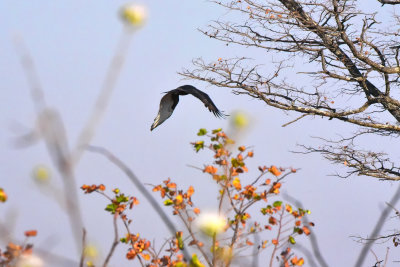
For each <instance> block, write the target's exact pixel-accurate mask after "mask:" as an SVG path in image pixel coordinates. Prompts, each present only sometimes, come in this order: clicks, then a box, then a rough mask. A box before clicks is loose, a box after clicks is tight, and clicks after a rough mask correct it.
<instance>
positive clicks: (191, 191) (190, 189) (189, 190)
mask: <svg viewBox="0 0 400 267" xmlns="http://www.w3.org/2000/svg"><path fill="white" fill-rule="evenodd" d="M193 193H194V188H193V186H189V189H188V191H187V196H188V197H191V196H192V195H193Z"/></svg>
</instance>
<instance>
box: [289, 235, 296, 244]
mask: <svg viewBox="0 0 400 267" xmlns="http://www.w3.org/2000/svg"><path fill="white" fill-rule="evenodd" d="M289 243H290V244H292V245H294V244H296V240H294V237H293V236H289Z"/></svg>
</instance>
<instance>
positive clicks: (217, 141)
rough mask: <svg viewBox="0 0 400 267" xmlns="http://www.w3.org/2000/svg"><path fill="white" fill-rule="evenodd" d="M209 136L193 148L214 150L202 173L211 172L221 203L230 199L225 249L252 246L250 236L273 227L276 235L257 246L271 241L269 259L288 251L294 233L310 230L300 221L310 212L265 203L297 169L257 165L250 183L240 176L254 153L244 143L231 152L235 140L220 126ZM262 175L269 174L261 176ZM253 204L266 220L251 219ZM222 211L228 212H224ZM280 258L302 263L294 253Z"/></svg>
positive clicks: (277, 193) (253, 214) (232, 249)
mask: <svg viewBox="0 0 400 267" xmlns="http://www.w3.org/2000/svg"><path fill="white" fill-rule="evenodd" d="M198 135H199V136H205V135H207V131H206V130H205V129H200V131H199V132H198ZM209 138H210V140H211V143H210V144H208V145H206V144H205V143H204V141H197V142H195V143H193V146H194V148H195V150H196V151H199V150H201V149H204V148H208V149H210V150H211V151H212V152H213V153H214V159H215V161H214V164H212V165H207V166H205V167H204V169H203V172H205V173H208V174H210V176H211V177H212V179H213V180H214V181H216V183H217V184H218V186H219V188H220V191H219V192H220V201H221V202H220V203H221V204H222V201H223V199H224V198H226V199H227V200H228V202H229V208H226V210H231V211H232V212H231V213H228V214H229V215H230V218H229V220H228V225H229V229H230V230H231V232H230V236H231V238H230V239H229V240H230V241H229V242H227V243H225V244H224V245H223V246H225V248H226V247H228V248H229V250H230V251H235V250H238V249H239V248H243V247H245V246H254V245H255V244H254V243H253V242H251V241H250V239H249V238H250V236H251V235H253V236H254V235H257V239H260V238H259V236H260V235H261V233H262V232H263V231H265V230H269V231H270V230H272V229H273V228H274V227H275V228H276V236H275V238H272V239H271V240H268V239H264V240H261V241H260V243H259V244H258V246H257V248H258V249H259V250H260V249H264V248H266V247H268V245H270V244H271V246H272V247H273V252H272V254H273V255H272V256H271V260H273V258H274V255H275V253H276V251H277V250H279V249H283V250H284V251H288V250H287V248H289V246H291V245H294V244H295V243H296V241H295V237H296V236H297V235H301V234H305V235H309V234H310V233H311V231H310V229H309V226H310V225H311V226H313V223H310V224H309V225H304V224H303V221H302V217H303V216H305V215H306V214H307V213H309V211H308V210H304V209H301V208H299V209H297V210H296V209H295V208H294V207H292V206H291V205H290V204H283V202H282V201H279V200H277V201H274V202H273V203H272V204H267V205H266V204H264V203H268V201H269V199H270V198H272V197H276V196H277V195H279V194H280V188H281V186H282V183H281V181H282V180H283V179H284V178H285V177H286V176H287V175H288V174H290V173H295V172H296V169H293V168H287V169H285V168H277V167H276V166H273V165H272V166H270V167H266V166H263V167H261V166H260V167H259V168H258V169H259V171H260V173H259V175H258V176H257V177H256V178H255V179H253V180H250V182H249V180H248V177H243V178H242V176H244V174H245V173H247V172H248V168H247V166H246V163H245V161H246V159H248V158H251V157H253V156H254V152H253V151H251V150H248V149H247V148H246V147H245V146H239V147H238V148H237V150H238V152H236V153H234V152H231V150H232V149H233V148H232V147H233V144H234V142H233V141H232V140H231V139H229V138H228V137H227V135H226V134H225V133H224V132H223V131H222V130H221V129H216V130H213V131H212V132H211V135H209ZM265 176H270V177H266V178H264V177H265ZM256 203H259V204H260V205H261V208H260V209H259V211H260V212H261V214H262V215H264V216H267V217H268V219H266V220H262V221H261V222H257V221H251V222H250V218H251V217H252V216H254V217H255V216H257V215H256V212H250V208H251V207H252V206H254V204H256ZM221 207H222V205H220V209H221ZM224 212H225V213H227V211H224ZM219 246H221V242H219ZM289 251H290V250H289ZM283 261H284V263H285V264H286V263H289V262H290V263H291V264H292V265H297V266H301V265H302V264H303V263H304V260H303V259H302V258H300V259H297V257H296V256H295V255H294V254H293V253H286V254H285V257H283ZM229 262H230V260H228V261H227V263H229ZM271 263H272V261H271Z"/></svg>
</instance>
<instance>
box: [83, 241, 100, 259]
mask: <svg viewBox="0 0 400 267" xmlns="http://www.w3.org/2000/svg"><path fill="white" fill-rule="evenodd" d="M83 254H84V255H85V257H86V258H89V259H91V260H95V259H97V258H98V257H99V250H98V248H97V246H96V245H94V244H89V245H87V246H86V247H85V248H84V250H83Z"/></svg>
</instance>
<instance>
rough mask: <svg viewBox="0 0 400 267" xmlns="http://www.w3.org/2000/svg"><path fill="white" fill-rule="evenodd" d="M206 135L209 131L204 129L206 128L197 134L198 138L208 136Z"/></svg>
mask: <svg viewBox="0 0 400 267" xmlns="http://www.w3.org/2000/svg"><path fill="white" fill-rule="evenodd" d="M206 134H207V130H206V129H204V128H201V129H200V130H199V132H198V133H197V135H198V136H203V135H206Z"/></svg>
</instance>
